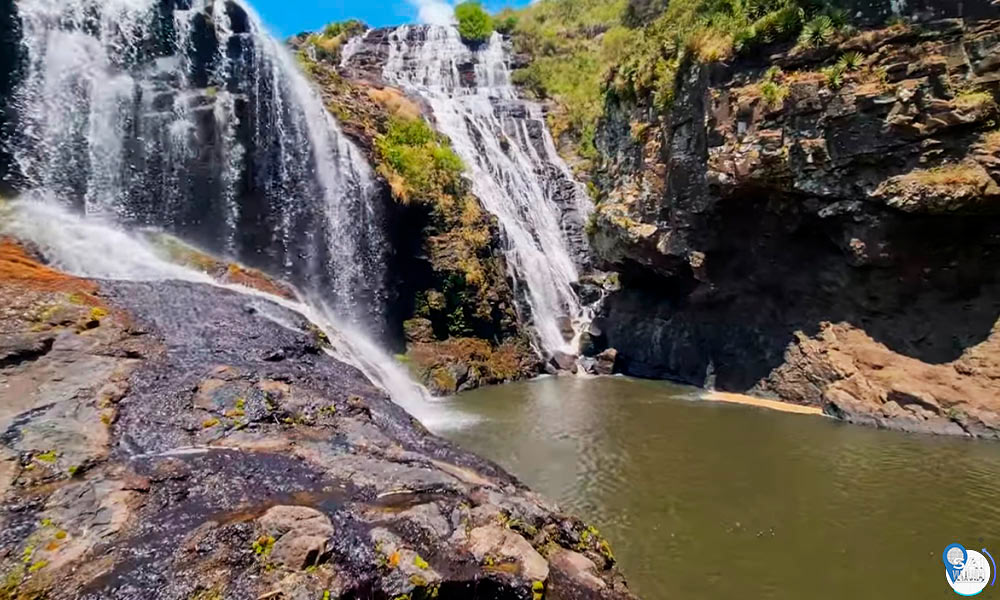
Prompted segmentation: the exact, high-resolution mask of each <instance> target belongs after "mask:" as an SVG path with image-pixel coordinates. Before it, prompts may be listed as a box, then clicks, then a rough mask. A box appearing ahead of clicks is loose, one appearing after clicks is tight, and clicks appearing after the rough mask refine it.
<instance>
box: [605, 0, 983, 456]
mask: <svg viewBox="0 0 1000 600" xmlns="http://www.w3.org/2000/svg"><path fill="white" fill-rule="evenodd" d="M873 4H874V5H879V4H880V3H873ZM924 5H926V6H924ZM921 6H923V9H922V11H916V10H915V11H914V14H926V15H933V16H935V17H937V16H940V15H942V14H945V15H946V16H960V14H964V13H967V14H966V16H971V17H975V18H968V19H965V20H962V19H944V20H942V19H937V20H930V21H921V22H919V23H915V24H911V25H902V24H900V25H895V26H893V27H889V28H883V29H877V30H867V31H863V32H862V33H859V34H857V35H854V36H852V37H850V38H847V39H842V40H840V41H838V42H836V43H834V44H831V45H827V46H825V47H822V48H818V49H813V50H803V49H801V48H798V49H797V48H791V47H786V48H774V47H771V48H769V49H768V52H767V53H766V54H762V55H757V56H751V57H746V58H743V59H740V60H739V61H737V62H734V63H733V64H729V65H718V64H716V65H701V64H685V65H682V67H681V74H680V76H679V77H678V84H677V85H678V88H677V93H676V99H675V101H674V103H673V106H672V108H671V110H670V111H669V114H666V115H658V114H656V112H655V111H654V110H653V109H652V108H650V107H648V106H646V105H644V104H643V102H642V101H641V100H640V101H639V102H635V103H625V102H619V103H614V104H611V105H609V106H608V107H607V109H606V114H605V118H604V120H603V123H602V127H601V129H600V131H599V134H598V146H599V148H600V150H601V152H602V155H603V157H604V162H603V166H602V169H601V171H600V172H599V174H598V177H597V178H596V180H597V182H598V184H599V187H600V189H601V193H602V200H601V203H600V204H599V208H598V216H597V219H596V220H595V223H594V226H593V228H592V242H593V244H594V247H595V248H596V250H597V252H598V253H599V255H600V256H601V258H602V259H603V260H604V262H605V263H606V264H607V265H609V266H613V267H615V268H618V269H620V270H621V271H622V275H623V276H622V282H623V284H624V291H623V292H621V293H619V294H617V295H615V296H613V297H612V298H611V299H609V301H608V304H607V306H606V314H605V329H606V331H607V335H608V338H609V343H610V345H612V346H614V347H616V348H618V349H619V351H620V360H621V361H622V364H623V368H624V370H625V371H626V372H627V373H631V374H635V375H640V376H646V377H664V378H670V379H679V380H682V381H687V382H690V383H694V384H698V385H714V386H715V387H717V388H719V389H723V390H729V391H740V392H747V391H749V392H752V393H760V394H765V395H774V396H778V397H781V398H783V399H785V400H789V401H792V402H797V403H803V404H817V405H822V406H823V407H824V408H825V409H826V410H827V412H828V413H830V414H833V415H836V416H839V417H841V418H844V419H847V420H853V421H859V422H867V423H874V424H877V425H881V426H887V427H898V428H904V429H912V430H926V431H935V432H948V433H959V434H969V435H975V436H987V437H1000V381H998V377H1000V330H998V328H997V317H998V315H1000V286H998V282H997V280H996V275H995V273H996V265H997V264H998V263H997V259H998V253H1000V246H998V244H1000V224H998V221H997V219H996V216H997V215H998V214H1000V186H998V183H997V182H998V181H1000V179H998V178H1000V133H997V132H996V123H995V121H994V119H995V117H996V116H997V104H996V96H997V91H998V86H1000V83H998V82H1000V72H998V68H1000V62H998V61H997V59H996V57H997V56H1000V21H996V20H988V19H985V18H984V17H986V16H992V17H993V18H994V19H995V18H997V17H1000V14H997V13H998V10H997V8H996V7H992V6H991V5H989V4H988V3H976V2H969V3H964V8H963V7H962V6H958V5H956V4H954V3H941V2H925V3H923V4H922V5H921ZM963 11H964V13H963ZM877 12H878V11H877V10H873V13H872V14H874V13H877ZM952 13H954V14H952ZM845 54H847V55H849V58H843V60H841V58H842V57H844V55H845ZM838 61H839V62H840V63H841V65H842V68H839V69H831V68H830V67H831V66H832V65H833V64H834V63H836V62H838Z"/></svg>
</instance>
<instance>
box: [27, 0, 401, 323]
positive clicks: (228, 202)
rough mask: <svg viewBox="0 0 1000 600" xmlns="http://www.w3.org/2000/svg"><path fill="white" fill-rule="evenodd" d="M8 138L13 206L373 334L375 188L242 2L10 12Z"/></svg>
mask: <svg viewBox="0 0 1000 600" xmlns="http://www.w3.org/2000/svg"><path fill="white" fill-rule="evenodd" d="M17 12H18V15H19V17H20V20H21V23H22V46H23V50H24V54H25V56H26V60H25V68H24V69H23V70H24V73H23V75H22V77H21V81H20V83H19V85H18V87H17V88H16V90H15V92H14V95H13V99H12V102H11V104H12V107H13V109H14V110H13V113H14V119H15V123H16V127H15V128H13V130H14V131H15V132H16V133H15V134H14V135H13V136H12V137H11V139H9V140H7V147H8V149H9V150H10V153H11V154H12V155H13V157H14V165H13V170H14V179H15V184H16V186H17V187H18V188H20V189H22V190H25V192H26V193H27V194H28V195H35V196H45V197H49V198H55V199H57V200H58V201H60V202H62V203H64V204H66V205H69V206H75V207H77V208H78V209H80V210H82V211H83V212H84V213H85V214H88V215H104V216H109V217H112V218H114V219H115V220H117V221H119V222H122V223H128V224H136V225H143V226H156V227H161V228H163V229H165V230H168V231H170V232H172V233H175V234H177V235H179V236H181V237H184V238H186V239H189V240H191V241H193V242H195V243H197V244H198V245H200V246H202V247H204V248H205V249H206V250H209V251H212V252H216V253H226V254H229V255H231V256H233V257H235V258H238V259H240V260H242V261H244V262H246V263H247V264H250V265H252V266H256V267H260V268H263V269H265V270H268V271H270V272H273V273H277V274H281V275H282V276H284V277H285V278H286V279H289V280H291V281H294V282H295V283H297V284H299V285H300V286H301V287H303V288H304V289H307V290H310V291H314V292H322V294H323V297H324V300H325V301H326V302H328V303H329V304H330V305H331V306H332V307H333V308H334V309H335V310H337V312H338V314H342V315H344V316H345V317H346V318H349V319H350V320H351V321H353V322H354V324H355V325H356V326H358V327H360V328H363V329H373V330H375V331H372V333H375V334H378V333H380V331H378V329H379V328H380V327H382V324H383V322H384V318H383V316H384V312H385V304H386V295H387V290H386V277H387V275H386V263H387V256H386V253H387V250H386V249H387V247H388V245H387V243H386V240H385V239H384V238H383V233H382V231H383V228H382V226H383V223H382V222H381V221H382V220H383V217H384V216H383V215H382V214H381V211H382V208H381V207H380V205H379V203H378V202H376V201H375V198H374V195H375V193H376V191H377V185H376V183H375V178H374V176H373V174H372V171H371V168H370V166H369V165H368V163H367V161H366V159H365V157H364V156H363V155H362V154H361V152H360V151H359V150H358V149H357V148H355V147H354V146H353V145H352V144H351V143H350V142H349V141H348V140H347V138H346V137H345V136H344V135H343V134H342V133H341V131H340V130H339V128H338V126H337V124H336V123H335V122H334V121H333V119H332V118H331V117H330V116H329V114H328V113H327V111H326V109H325V107H324V106H323V103H322V101H321V100H320V99H319V98H318V96H317V95H316V93H315V92H314V90H313V89H312V88H311V87H310V85H309V82H308V81H307V79H306V78H305V76H304V75H303V74H302V73H300V71H299V70H298V69H297V67H296V65H295V63H294V59H293V58H292V57H291V56H290V54H289V53H288V52H287V51H286V50H285V49H284V48H283V47H282V45H281V44H280V43H279V42H278V41H277V40H275V39H274V38H272V37H271V36H270V35H268V34H267V33H266V32H265V30H264V28H263V26H262V25H261V22H260V20H259V18H258V17H257V16H256V15H255V14H254V13H253V11H252V10H251V9H250V8H249V7H248V6H247V5H246V4H245V3H243V2H242V1H241V0H21V1H20V2H18V3H17Z"/></svg>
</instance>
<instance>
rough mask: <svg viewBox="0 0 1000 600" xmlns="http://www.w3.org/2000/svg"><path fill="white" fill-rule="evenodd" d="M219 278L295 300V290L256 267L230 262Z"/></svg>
mask: <svg viewBox="0 0 1000 600" xmlns="http://www.w3.org/2000/svg"><path fill="white" fill-rule="evenodd" d="M219 280H220V281H222V282H224V283H233V284H236V285H242V286H244V287H248V288H252V289H255V290H258V291H261V292H264V293H265V294H273V295H275V296H278V297H281V298H287V299H289V300H295V292H294V291H293V290H292V289H291V288H290V287H288V286H287V285H285V284H283V283H281V282H280V281H275V280H274V279H272V278H270V277H269V276H268V275H266V274H264V273H263V272H261V271H258V270H257V269H251V268H248V267H243V266H240V265H238V264H236V263H230V264H229V266H228V267H226V272H225V274H224V275H222V276H221V277H219Z"/></svg>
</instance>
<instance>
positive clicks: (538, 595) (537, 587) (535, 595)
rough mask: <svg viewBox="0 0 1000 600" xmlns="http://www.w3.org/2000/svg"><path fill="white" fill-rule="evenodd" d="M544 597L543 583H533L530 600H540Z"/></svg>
mask: <svg viewBox="0 0 1000 600" xmlns="http://www.w3.org/2000/svg"><path fill="white" fill-rule="evenodd" d="M544 597H545V583H544V582H541V581H533V582H532V583H531V598H532V600H542V598H544Z"/></svg>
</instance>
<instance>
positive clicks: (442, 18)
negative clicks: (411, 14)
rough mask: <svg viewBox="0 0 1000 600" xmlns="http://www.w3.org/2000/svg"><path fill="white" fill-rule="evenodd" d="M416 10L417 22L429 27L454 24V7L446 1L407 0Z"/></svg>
mask: <svg viewBox="0 0 1000 600" xmlns="http://www.w3.org/2000/svg"><path fill="white" fill-rule="evenodd" d="M408 2H409V3H410V4H412V5H413V6H414V7H416V9H417V20H418V21H420V22H421V23H427V24H429V25H449V24H451V23H452V22H454V14H455V5H454V4H452V3H451V2H449V1H448V0H408Z"/></svg>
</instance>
